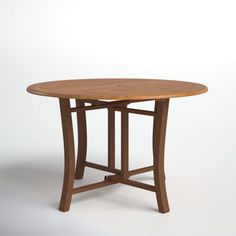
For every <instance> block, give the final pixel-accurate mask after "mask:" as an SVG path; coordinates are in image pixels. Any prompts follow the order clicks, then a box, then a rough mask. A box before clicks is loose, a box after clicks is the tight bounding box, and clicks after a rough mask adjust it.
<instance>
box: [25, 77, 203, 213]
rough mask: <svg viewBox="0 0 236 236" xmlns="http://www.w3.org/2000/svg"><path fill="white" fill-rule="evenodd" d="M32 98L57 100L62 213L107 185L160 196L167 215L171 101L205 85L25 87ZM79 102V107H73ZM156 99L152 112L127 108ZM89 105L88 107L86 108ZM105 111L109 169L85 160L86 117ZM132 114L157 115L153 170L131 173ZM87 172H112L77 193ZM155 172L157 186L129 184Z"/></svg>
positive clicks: (104, 82) (96, 82) (92, 82)
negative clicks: (78, 195)
mask: <svg viewBox="0 0 236 236" xmlns="http://www.w3.org/2000/svg"><path fill="white" fill-rule="evenodd" d="M27 91H28V92H30V93H33V94H37V95H42V96H49V97H57V98H59V103H60V111H61V121H62V130H63V139H64V161H65V164H64V181H63V187H62V194H61V200H60V206H59V209H60V210H61V211H68V210H69V208H70V205H71V199H72V195H73V194H76V193H81V192H85V191H89V190H92V189H96V188H101V187H104V186H108V185H112V184H116V183H122V184H126V185H130V186H134V187H138V188H141V189H146V190H149V191H152V192H155V193H156V198H157V204H158V208H159V211H160V212H161V213H166V212H168V211H169V205H168V199H167V193H166V185H165V173H164V149H165V136H166V124H167V115H168V106H169V99H170V98H174V97H185V96H191V95H197V94H201V93H205V92H207V87H206V86H204V85H202V84H197V83H190V82H183V81H171V80H156V79H79V80H63V81H52V82H45V83H38V84H33V85H31V86H29V87H28V88H27ZM70 99H75V101H76V106H75V107H71V106H70ZM149 100H154V101H155V105H154V111H146V110H140V109H132V108H128V105H129V104H130V103H133V102H141V101H149ZM87 103H88V104H90V105H86V104H87ZM102 108H106V109H107V110H108V164H107V166H103V165H99V164H96V163H91V162H88V161H87V160H86V151H87V128H86V112H87V111H91V110H95V109H102ZM115 111H118V112H121V168H120V169H117V168H116V167H115ZM72 112H76V114H77V122H78V131H77V132H78V141H79V142H78V152H77V162H75V150H74V135H73V126H72V118H71V113H72ZM129 113H135V114H139V115H147V116H153V165H152V166H147V167H143V168H139V169H135V170H129V161H128V159H129V158H128V157H129V151H128V150H129V145H128V139H129V138H128V135H129V132H128V131H129V123H128V118H129ZM85 167H90V168H95V169H98V170H103V171H106V172H110V173H113V174H112V175H108V176H105V178H104V180H103V181H101V182H97V183H93V184H89V185H86V186H82V187H78V188H74V187H73V185H74V180H75V179H82V178H83V176H84V169H85ZM147 171H153V172H154V185H149V184H145V183H141V182H138V181H134V180H131V179H129V177H130V176H132V175H136V174H140V173H144V172H147Z"/></svg>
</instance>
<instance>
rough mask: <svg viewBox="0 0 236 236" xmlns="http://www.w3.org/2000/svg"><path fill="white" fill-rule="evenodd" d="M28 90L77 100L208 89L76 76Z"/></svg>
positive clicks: (160, 95)
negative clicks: (72, 78)
mask: <svg viewBox="0 0 236 236" xmlns="http://www.w3.org/2000/svg"><path fill="white" fill-rule="evenodd" d="M27 91H28V92H30V93H34V94H38V95H42V96H50V97H58V98H76V99H95V100H141V99H144V100H145V99H164V98H173V97H185V96H191V95H196V94H200V93H205V92H207V87H206V86H204V85H202V84H197V83H191V82H183V81H174V80H158V79H78V80H61V81H51V82H44V83H38V84H33V85H31V86H29V87H28V88H27Z"/></svg>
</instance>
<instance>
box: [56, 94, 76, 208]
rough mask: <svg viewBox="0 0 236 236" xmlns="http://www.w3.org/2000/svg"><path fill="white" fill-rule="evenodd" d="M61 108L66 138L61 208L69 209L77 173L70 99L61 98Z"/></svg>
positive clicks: (64, 136) (64, 138)
mask: <svg viewBox="0 0 236 236" xmlns="http://www.w3.org/2000/svg"><path fill="white" fill-rule="evenodd" d="M59 102H60V110H61V121H62V131H63V140H64V161H65V163H64V180H63V187H62V194H61V201H60V206H59V210H61V211H68V210H69V208H70V203H71V198H72V189H73V183H74V173H75V170H74V169H75V150H74V135H73V126H72V118H71V111H70V100H69V99H63V98H60V99H59Z"/></svg>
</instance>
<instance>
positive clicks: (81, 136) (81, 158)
mask: <svg viewBox="0 0 236 236" xmlns="http://www.w3.org/2000/svg"><path fill="white" fill-rule="evenodd" d="M83 106H85V103H84V102H83V101H81V100H77V99H76V107H83ZM77 127H78V154H77V164H76V170H75V178H76V179H82V178H83V176H84V169H85V166H84V162H85V161H86V155H87V126H86V114H85V111H77Z"/></svg>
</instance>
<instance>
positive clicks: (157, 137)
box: [153, 99, 169, 213]
mask: <svg viewBox="0 0 236 236" xmlns="http://www.w3.org/2000/svg"><path fill="white" fill-rule="evenodd" d="M168 107H169V99H166V100H165V101H155V112H156V113H157V116H154V121H153V171H154V173H153V174H154V182H155V188H156V197H157V204H158V208H159V211H160V212H161V213H166V212H168V211H169V204H168V199H167V193H166V185H165V172H164V151H165V136H166V124H167V116H168Z"/></svg>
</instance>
